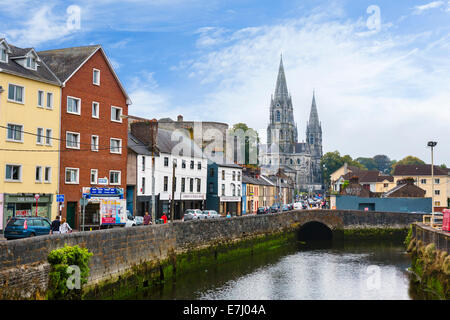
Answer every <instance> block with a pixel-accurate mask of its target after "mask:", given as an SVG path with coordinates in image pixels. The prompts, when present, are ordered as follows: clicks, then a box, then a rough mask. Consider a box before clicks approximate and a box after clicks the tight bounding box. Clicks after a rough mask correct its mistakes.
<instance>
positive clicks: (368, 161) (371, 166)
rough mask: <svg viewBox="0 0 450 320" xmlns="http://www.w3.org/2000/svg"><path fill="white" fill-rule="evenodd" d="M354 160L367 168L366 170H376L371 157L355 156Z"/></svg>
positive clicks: (376, 167) (375, 164)
mask: <svg viewBox="0 0 450 320" xmlns="http://www.w3.org/2000/svg"><path fill="white" fill-rule="evenodd" d="M355 161H357V162H359V163H360V164H362V165H363V166H364V167H366V168H367V170H378V166H377V163H376V162H375V160H373V158H363V157H359V158H356V159H355Z"/></svg>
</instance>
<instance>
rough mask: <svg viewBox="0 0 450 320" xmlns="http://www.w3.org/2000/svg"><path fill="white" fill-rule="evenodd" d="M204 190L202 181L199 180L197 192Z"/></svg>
mask: <svg viewBox="0 0 450 320" xmlns="http://www.w3.org/2000/svg"><path fill="white" fill-rule="evenodd" d="M201 189H202V179H197V192H200V190H201Z"/></svg>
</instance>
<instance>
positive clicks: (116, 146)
mask: <svg viewBox="0 0 450 320" xmlns="http://www.w3.org/2000/svg"><path fill="white" fill-rule="evenodd" d="M110 149H111V151H110V153H122V140H121V139H114V138H111V139H110Z"/></svg>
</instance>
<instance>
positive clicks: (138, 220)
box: [134, 216, 144, 226]
mask: <svg viewBox="0 0 450 320" xmlns="http://www.w3.org/2000/svg"><path fill="white" fill-rule="evenodd" d="M134 221H136V225H137V226H142V225H144V217H142V216H136V217H134Z"/></svg>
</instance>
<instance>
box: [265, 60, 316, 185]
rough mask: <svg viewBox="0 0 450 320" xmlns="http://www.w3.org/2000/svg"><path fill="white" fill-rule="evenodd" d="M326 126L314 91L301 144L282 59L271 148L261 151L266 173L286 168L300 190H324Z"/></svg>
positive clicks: (273, 107) (273, 99)
mask: <svg viewBox="0 0 450 320" xmlns="http://www.w3.org/2000/svg"><path fill="white" fill-rule="evenodd" d="M322 154H323V153H322V126H321V124H320V122H319V115H318V113H317V106H316V99H315V94H314V92H313V98H312V105H311V112H310V115H309V121H308V122H307V124H306V141H304V142H298V136H297V124H296V123H295V122H294V109H293V106H292V99H291V96H290V94H289V92H288V89H287V84H286V76H285V74H284V68H283V58H282V57H281V60H280V67H279V70H278V78H277V83H276V86H275V94H274V95H272V97H271V101H270V123H269V126H268V127H267V145H265V146H263V147H262V148H261V152H260V164H261V168H262V170H263V172H264V173H268V174H269V173H271V174H273V173H275V172H276V171H278V169H282V170H283V172H284V173H285V174H287V175H288V176H290V177H291V178H292V179H293V181H295V184H296V189H297V190H299V191H314V190H321V189H322V188H323V187H322V182H323V181H322V169H321V166H320V160H321V158H322Z"/></svg>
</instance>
